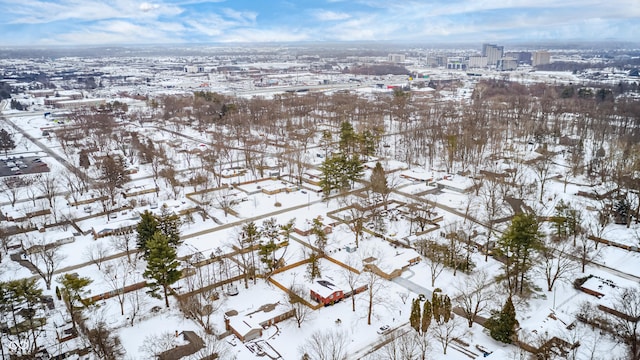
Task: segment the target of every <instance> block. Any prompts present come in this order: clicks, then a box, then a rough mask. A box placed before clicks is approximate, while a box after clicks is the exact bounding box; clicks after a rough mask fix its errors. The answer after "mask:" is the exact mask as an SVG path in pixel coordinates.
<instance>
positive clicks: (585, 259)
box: [576, 234, 602, 273]
mask: <svg viewBox="0 0 640 360" xmlns="http://www.w3.org/2000/svg"><path fill="white" fill-rule="evenodd" d="M578 238H579V239H580V240H579V241H578V244H577V246H576V248H577V250H578V256H579V257H580V265H581V269H582V273H584V270H585V268H586V267H587V264H591V263H592V262H594V261H595V260H598V259H599V258H600V256H601V254H600V253H601V252H602V248H600V249H598V246H597V243H596V242H595V241H593V240H590V239H589V237H587V236H586V234H581V235H580V236H579V237H578Z"/></svg>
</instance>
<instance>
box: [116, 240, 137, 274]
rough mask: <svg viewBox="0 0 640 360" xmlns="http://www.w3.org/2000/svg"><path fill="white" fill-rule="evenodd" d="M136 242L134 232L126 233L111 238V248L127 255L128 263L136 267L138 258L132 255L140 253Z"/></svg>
mask: <svg viewBox="0 0 640 360" xmlns="http://www.w3.org/2000/svg"><path fill="white" fill-rule="evenodd" d="M135 240H136V239H135V234H134V233H132V232H124V233H121V234H118V235H115V236H113V237H111V246H112V247H113V248H114V249H115V250H117V251H121V252H124V253H126V254H127V261H128V262H129V265H131V266H133V267H135V266H136V259H137V257H136V256H131V255H132V254H133V255H135V254H136V253H137V252H138V250H137V248H136V244H135Z"/></svg>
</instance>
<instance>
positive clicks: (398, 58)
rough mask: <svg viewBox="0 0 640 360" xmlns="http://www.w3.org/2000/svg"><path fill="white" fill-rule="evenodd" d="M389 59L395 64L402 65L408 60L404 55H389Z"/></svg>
mask: <svg viewBox="0 0 640 360" xmlns="http://www.w3.org/2000/svg"><path fill="white" fill-rule="evenodd" d="M388 59H389V61H390V62H393V63H401V62H404V61H405V60H406V56H405V55H404V54H389V56H388Z"/></svg>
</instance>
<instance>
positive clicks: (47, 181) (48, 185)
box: [36, 173, 58, 209]
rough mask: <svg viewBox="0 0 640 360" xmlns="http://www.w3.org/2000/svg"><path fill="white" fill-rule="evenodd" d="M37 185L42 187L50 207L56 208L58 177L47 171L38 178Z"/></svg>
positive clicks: (41, 189)
mask: <svg viewBox="0 0 640 360" xmlns="http://www.w3.org/2000/svg"><path fill="white" fill-rule="evenodd" d="M36 186H37V187H38V188H39V189H40V191H41V192H42V195H43V196H44V198H45V199H47V201H48V202H49V207H51V208H52V209H53V208H55V206H54V203H55V197H56V196H58V179H57V178H56V177H54V176H53V175H51V173H46V174H45V175H42V176H39V177H38V178H37V180H36Z"/></svg>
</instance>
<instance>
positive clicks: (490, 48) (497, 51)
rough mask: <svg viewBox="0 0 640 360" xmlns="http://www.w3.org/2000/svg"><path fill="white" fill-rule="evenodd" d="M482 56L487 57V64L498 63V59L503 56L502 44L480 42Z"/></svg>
mask: <svg viewBox="0 0 640 360" xmlns="http://www.w3.org/2000/svg"><path fill="white" fill-rule="evenodd" d="M482 56H486V57H487V65H489V66H495V65H497V64H498V60H499V59H502V56H504V46H498V45H495V44H482Z"/></svg>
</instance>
